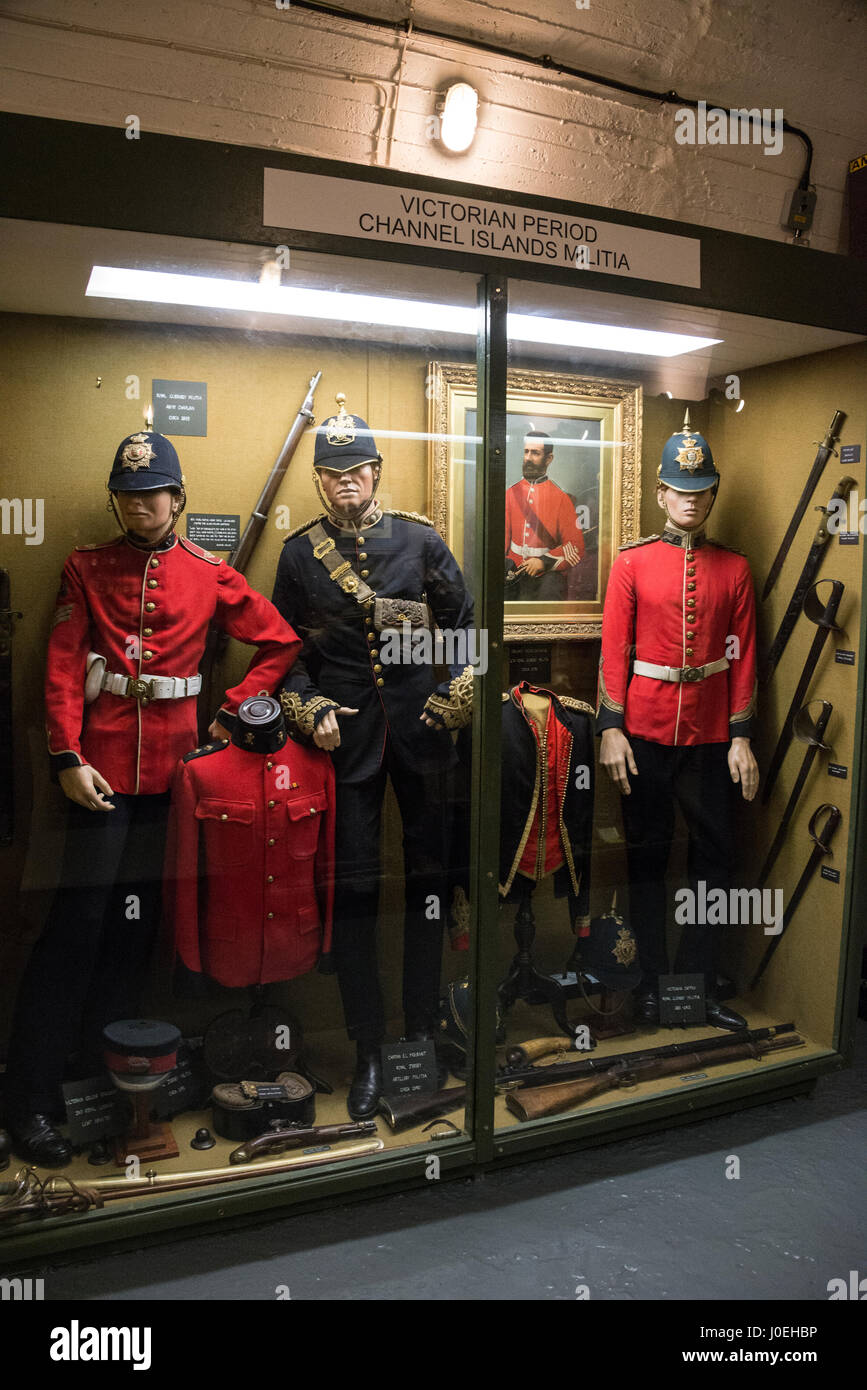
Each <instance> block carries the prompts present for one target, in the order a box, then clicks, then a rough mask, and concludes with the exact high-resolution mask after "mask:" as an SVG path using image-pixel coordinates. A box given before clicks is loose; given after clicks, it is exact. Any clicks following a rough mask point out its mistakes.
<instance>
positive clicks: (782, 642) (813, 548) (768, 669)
mask: <svg viewBox="0 0 867 1390" xmlns="http://www.w3.org/2000/svg"><path fill="white" fill-rule="evenodd" d="M854 486H855V479H854V478H849V477H845V478H841V479H840V481H839V483H838V484H837V486H836V488H835V489H834V493H833V495H832V497H831V499H830V501H829V502H828V505H827V507H816V511H817V512H821V513H822V520H821V521H820V522H819V525H818V526H817V528H816V534H815V536H814V537H813V540H812V544H811V545H810V551H809V554H808V555H807V559H806V561H805V562H804V568H803V569H802V570H801V577H800V578H799V580H798V582H797V584H796V585H795V592H794V593H793V594H792V597H791V598H790V599H789V606H788V608H787V609H786V611H785V614H784V615H783V621H782V622H781V623H780V626H779V630H778V632H777V635H776V637H775V638H774V640H773V642H772V643H771V649H770V651H769V652H768V654H767V656H766V657H765V661H764V665H763V667H762V672H761V675H760V677H759V684H760V685H767V683H768V681H769V680H770V679H771V676H772V675H773V674H774V671H775V670H776V667H777V662H778V661H779V659H780V657H781V656H782V655H783V652H784V651H785V649H786V643H787V642H788V640H789V638H790V637H791V635H792V630H793V628H794V626H795V623H796V622H797V621H798V614H799V613H800V611H801V607H802V605H803V602H804V597H805V595H806V593H807V590H808V589H809V587H810V585H811V584H812V583H813V580H814V579H815V577H816V571H817V570H818V568H819V565H820V563H821V560H822V556H823V555H824V553H825V549H826V547H827V545H828V542H829V541H830V539H831V533H830V531H829V530H828V517H829V516H830V514H831V512H832V510H836V508H834V503H835V502H839V501H843V502H845V500H846V498H847V497H848V496H849V493H850V492H851V490H852V488H853V487H854Z"/></svg>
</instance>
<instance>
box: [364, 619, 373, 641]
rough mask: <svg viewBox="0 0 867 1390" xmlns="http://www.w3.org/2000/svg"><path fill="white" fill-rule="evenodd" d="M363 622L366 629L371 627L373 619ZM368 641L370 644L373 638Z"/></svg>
mask: <svg viewBox="0 0 867 1390" xmlns="http://www.w3.org/2000/svg"><path fill="white" fill-rule="evenodd" d="M364 622H365V626H366V627H373V619H372V618H365V620H364ZM370 640H371V642H372V641H373V638H372V637H371V639H370Z"/></svg>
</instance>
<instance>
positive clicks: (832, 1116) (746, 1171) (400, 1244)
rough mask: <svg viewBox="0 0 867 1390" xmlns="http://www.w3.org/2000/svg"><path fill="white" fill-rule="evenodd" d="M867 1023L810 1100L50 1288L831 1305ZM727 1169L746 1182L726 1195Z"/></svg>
mask: <svg viewBox="0 0 867 1390" xmlns="http://www.w3.org/2000/svg"><path fill="white" fill-rule="evenodd" d="M865 1077H867V1023H860V1024H859V1039H858V1056H857V1062H856V1065H855V1066H854V1067H853V1068H852V1069H850V1070H848V1071H846V1072H841V1073H837V1074H835V1075H833V1076H830V1077H826V1078H824V1079H822V1080H821V1081H819V1083H818V1084H817V1086H816V1089H815V1091H814V1092H813V1094H812V1095H811V1096H810V1097H801V1098H798V1099H794V1100H783V1101H777V1102H775V1103H773V1104H770V1105H764V1106H758V1107H755V1108H752V1109H748V1110H744V1111H742V1112H740V1113H738V1114H734V1115H727V1116H722V1117H719V1118H715V1119H711V1120H705V1121H701V1122H699V1123H697V1124H693V1125H688V1126H684V1127H681V1128H678V1129H672V1130H668V1131H664V1132H661V1133H658V1134H654V1135H650V1136H643V1137H640V1138H637V1139H631V1140H626V1141H624V1142H619V1143H615V1144H609V1145H605V1146H603V1147H600V1148H595V1149H590V1150H586V1151H584V1152H580V1153H573V1154H569V1155H564V1156H561V1157H557V1158H553V1159H545V1160H537V1161H535V1162H528V1163H526V1164H522V1165H521V1166H520V1167H511V1168H508V1169H502V1170H499V1171H497V1172H494V1173H489V1174H487V1175H486V1176H484V1177H483V1178H481V1179H475V1180H455V1181H443V1182H441V1183H431V1184H429V1185H428V1186H426V1187H425V1188H424V1189H422V1190H418V1191H413V1192H409V1193H401V1194H396V1195H391V1196H387V1197H382V1198H376V1199H374V1200H372V1201H365V1202H361V1203H357V1204H355V1205H350V1206H335V1207H334V1208H333V1209H331V1210H327V1211H322V1212H317V1213H308V1214H303V1215H298V1216H292V1217H283V1218H280V1219H279V1220H273V1221H269V1222H266V1223H265V1224H260V1225H258V1226H257V1227H255V1228H252V1227H251V1228H250V1229H248V1230H241V1231H235V1232H230V1233H224V1234H219V1235H214V1234H203V1235H200V1236H197V1237H193V1238H191V1239H188V1240H185V1241H184V1242H183V1243H174V1244H172V1245H169V1246H166V1245H161V1246H153V1247H151V1248H148V1249H142V1250H138V1251H127V1252H124V1253H117V1254H114V1255H110V1256H107V1257H106V1256H102V1257H98V1258H90V1257H89V1258H88V1259H87V1260H82V1261H80V1262H78V1263H76V1264H74V1265H66V1266H65V1267H63V1268H59V1269H53V1270H51V1269H49V1270H45V1271H43V1272H44V1274H45V1296H46V1298H47V1299H51V1300H55V1299H57V1300H67V1299H80V1298H85V1299H97V1300H111V1301H119V1300H133V1299H145V1300H173V1301H179V1300H203V1299H208V1300H211V1299H231V1300H263V1299H264V1300H273V1299H275V1298H278V1297H282V1298H286V1297H287V1296H288V1297H291V1298H292V1299H294V1300H297V1299H314V1300H334V1299H336V1300H351V1301H354V1300H381V1301H388V1300H406V1299H408V1300H418V1301H428V1300H442V1301H454V1300H467V1299H472V1300H482V1299H484V1300H502V1301H510V1300H523V1299H533V1300H570V1301H571V1300H574V1299H575V1298H576V1290H577V1289H578V1286H580V1285H586V1286H587V1292H588V1294H589V1297H590V1298H591V1299H628V1300H639V1299H649V1300H660V1299H702V1300H722V1299H742V1298H746V1299H751V1300H771V1299H795V1300H810V1299H816V1300H827V1298H828V1290H827V1285H828V1281H829V1279H833V1278H848V1276H849V1271H850V1270H853V1269H856V1270H859V1271H860V1274H861V1275H862V1276H864V1275H867V1240H865V1231H867V1220H865V1213H867V1192H865V1180H864V1178H865V1153H867V1107H865V1092H864V1081H865ZM730 1155H734V1156H736V1157H737V1158H738V1159H739V1160H740V1177H739V1178H737V1179H733V1178H727V1177H726V1175H725V1174H726V1166H727V1159H728V1157H729V1156H730Z"/></svg>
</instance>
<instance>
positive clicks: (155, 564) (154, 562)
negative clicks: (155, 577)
mask: <svg viewBox="0 0 867 1390" xmlns="http://www.w3.org/2000/svg"><path fill="white" fill-rule="evenodd" d="M151 565H152V566H153V568H154V569H155V570H158V569H159V567H160V562H159V560H158V559H157V557H156V555H154V556H152V557H151Z"/></svg>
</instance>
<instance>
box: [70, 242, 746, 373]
mask: <svg viewBox="0 0 867 1390" xmlns="http://www.w3.org/2000/svg"><path fill="white" fill-rule="evenodd" d="M86 293H87V294H88V295H89V296H91V297H96V298H100V299H131V300H139V301H146V302H148V303H153V304H185V305H189V306H191V307H194V308H203V309H231V310H235V311H236V312H245V313H254V314H277V315H282V316H283V317H284V318H307V319H325V320H328V321H330V322H332V323H335V324H338V323H360V324H374V325H378V326H380V327H385V328H417V329H424V330H428V331H431V332H436V333H451V334H461V335H464V336H465V337H471V338H474V337H475V336H476V330H477V326H478V311H477V310H476V309H474V308H462V307H461V306H460V305H457V304H431V303H429V302H427V301H426V300H420V299H392V298H390V297H385V296H383V295H376V294H344V293H342V292H340V291H338V290H308V289H302V288H301V287H299V286H295V285H263V284H260V283H258V282H257V281H250V280H227V279H224V278H222V277H218V276H213V275H179V274H175V273H172V272H168V271H162V270H126V269H123V268H122V267H120V266H107V265H95V266H94V267H93V269H92V270H91V272H90V280H89V281H88V285H87V291H86ZM508 330H509V336H510V338H511V339H512V340H513V341H515V342H524V343H546V344H556V345H557V346H560V347H581V348H593V349H596V350H599V349H601V350H602V351H604V352H621V353H624V352H628V353H637V354H639V355H646V356H650V357H678V356H680V355H681V354H682V353H685V352H695V351H697V350H698V349H699V348H703V347H710V346H712V345H713V344H714V343H719V342H722V339H721V338H697V337H692V336H690V335H688V334H685V333H657V332H654V331H652V330H650V329H645V328H615V327H612V326H611V325H609V324H604V323H582V322H580V321H577V320H574V319H552V318H542V317H538V316H536V315H535V314H509V319H508Z"/></svg>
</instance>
